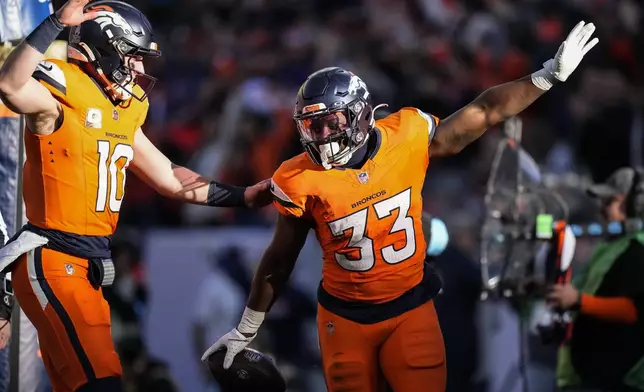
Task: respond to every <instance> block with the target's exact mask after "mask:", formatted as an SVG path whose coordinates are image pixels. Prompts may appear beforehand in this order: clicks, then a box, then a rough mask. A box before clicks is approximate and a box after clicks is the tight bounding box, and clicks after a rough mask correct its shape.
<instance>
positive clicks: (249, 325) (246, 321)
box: [237, 307, 266, 335]
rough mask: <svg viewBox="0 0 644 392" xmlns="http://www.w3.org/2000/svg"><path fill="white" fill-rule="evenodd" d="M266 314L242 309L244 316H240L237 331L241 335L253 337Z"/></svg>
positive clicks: (247, 308)
mask: <svg viewBox="0 0 644 392" xmlns="http://www.w3.org/2000/svg"><path fill="white" fill-rule="evenodd" d="M265 316H266V313H264V312H258V311H256V310H253V309H251V308H249V307H246V309H244V314H243V315H242V318H241V321H240V322H239V325H238V326H237V330H238V331H239V332H240V333H242V334H248V335H254V334H256V333H257V330H258V329H259V327H260V326H261V325H262V323H263V322H264V317H265Z"/></svg>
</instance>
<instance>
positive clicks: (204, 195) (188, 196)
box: [158, 165, 246, 207]
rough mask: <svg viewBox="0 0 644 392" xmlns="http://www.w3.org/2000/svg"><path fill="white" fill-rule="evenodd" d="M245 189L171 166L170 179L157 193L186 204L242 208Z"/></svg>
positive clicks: (186, 169) (244, 203) (180, 167)
mask: <svg viewBox="0 0 644 392" xmlns="http://www.w3.org/2000/svg"><path fill="white" fill-rule="evenodd" d="M245 189H246V188H245V187H237V186H233V185H227V184H221V183H218V182H216V181H212V180H210V179H209V178H206V177H203V176H201V175H199V174H198V173H195V172H194V171H192V170H190V169H188V168H185V167H182V166H176V165H173V166H172V179H171V180H170V181H169V183H168V184H165V185H162V186H160V187H159V188H158V191H159V192H160V193H162V194H164V195H166V196H168V197H171V198H173V199H177V200H180V201H183V202H186V203H191V204H200V205H208V206H212V207H244V206H245V205H246V202H245V198H244V191H245Z"/></svg>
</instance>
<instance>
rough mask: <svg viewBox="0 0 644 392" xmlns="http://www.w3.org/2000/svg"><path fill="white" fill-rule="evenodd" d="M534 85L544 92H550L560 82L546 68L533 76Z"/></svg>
mask: <svg viewBox="0 0 644 392" xmlns="http://www.w3.org/2000/svg"><path fill="white" fill-rule="evenodd" d="M531 78H532V84H534V85H535V86H537V87H538V88H540V89H541V90H543V91H548V90H550V89H551V88H552V86H554V85H555V83H557V82H558V80H557V78H555V76H554V75H553V74H552V73H551V72H550V71H548V70H547V69H545V68H541V69H540V70H538V71H537V72H534V73H533V74H532V75H531Z"/></svg>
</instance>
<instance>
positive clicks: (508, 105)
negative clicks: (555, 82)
mask: <svg viewBox="0 0 644 392" xmlns="http://www.w3.org/2000/svg"><path fill="white" fill-rule="evenodd" d="M544 93H545V91H544V90H542V89H540V88H538V87H536V86H535V85H534V84H533V83H532V81H531V77H530V76H526V77H524V78H521V79H518V80H515V81H512V82H508V83H504V84H501V85H498V86H494V87H491V88H489V89H487V90H485V91H484V92H483V93H482V94H481V95H479V96H478V97H477V98H476V99H475V100H474V101H472V102H471V103H470V104H468V105H467V106H465V107H464V108H462V109H461V110H459V111H458V112H456V113H454V114H453V115H451V116H450V117H448V118H447V119H445V120H444V121H442V122H441V124H440V125H439V127H438V130H437V131H436V136H435V138H434V141H433V142H432V144H431V145H430V152H431V154H432V155H433V156H436V155H453V154H456V153H458V152H460V151H461V150H462V149H463V148H465V147H466V146H467V145H469V144H470V143H472V142H474V141H475V140H476V139H478V138H479V137H481V136H482V135H483V134H484V133H485V132H486V131H487V130H488V129H490V128H491V127H493V126H495V125H497V124H499V123H501V122H503V121H505V120H507V119H509V118H510V117H513V116H515V115H517V114H519V113H521V112H522V111H523V110H524V109H525V108H527V107H528V106H530V105H531V104H532V103H533V102H534V101H536V100H537V98H539V97H540V96H541V95H543V94H544Z"/></svg>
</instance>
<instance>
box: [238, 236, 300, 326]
mask: <svg viewBox="0 0 644 392" xmlns="http://www.w3.org/2000/svg"><path fill="white" fill-rule="evenodd" d="M277 253H278V252H276V251H275V250H273V249H272V247H269V248H268V249H267V250H266V253H264V256H263V257H262V261H261V262H260V263H259V267H258V268H257V271H256V272H255V277H254V278H253V283H252V286H251V290H250V296H249V298H248V302H247V304H246V309H244V314H243V315H242V318H241V321H240V322H239V325H238V326H237V330H238V331H239V332H240V333H242V334H244V335H246V336H253V335H254V334H256V333H257V330H259V327H260V326H261V325H262V323H263V322H264V317H265V316H266V313H267V312H268V311H269V310H270V309H271V307H272V306H273V304H274V303H275V301H276V300H277V298H278V297H279V294H280V293H281V292H282V291H283V290H284V288H285V287H286V284H287V283H288V279H289V277H290V276H291V272H292V271H293V266H294V265H295V261H292V262H288V256H287V259H284V258H283V257H284V256H285V255H281V256H280V255H278V254H277ZM280 257H281V258H280ZM295 258H297V257H295ZM285 261H287V262H285Z"/></svg>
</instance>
